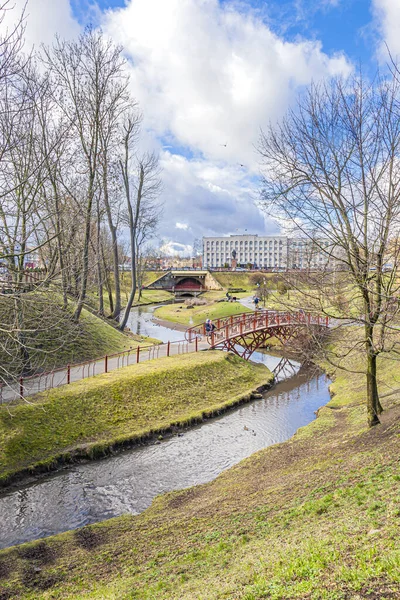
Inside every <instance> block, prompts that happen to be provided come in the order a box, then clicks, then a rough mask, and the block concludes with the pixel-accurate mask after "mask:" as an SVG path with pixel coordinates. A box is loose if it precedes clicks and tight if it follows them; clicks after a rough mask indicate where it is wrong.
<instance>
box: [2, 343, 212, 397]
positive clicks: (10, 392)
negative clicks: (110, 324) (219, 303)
mask: <svg viewBox="0 0 400 600" xmlns="http://www.w3.org/2000/svg"><path fill="white" fill-rule="evenodd" d="M206 349H209V345H208V344H207V342H206V341H203V340H202V339H198V341H197V350H199V351H200V350H206ZM195 351H196V342H195V341H192V342H190V343H189V342H187V341H186V340H182V341H181V342H170V344H168V343H167V344H159V345H155V346H148V347H143V348H140V351H139V356H138V351H137V349H136V348H134V349H132V350H130V351H127V352H124V353H121V354H118V355H114V356H109V357H104V358H100V359H98V360H94V361H91V362H88V363H83V364H79V365H71V367H70V369H69V370H68V368H63V369H58V370H57V371H53V372H51V373H47V374H46V373H45V374H43V375H37V376H34V377H27V378H24V379H23V382H22V391H23V397H24V398H27V397H29V396H32V395H33V394H36V393H37V392H41V391H44V390H47V389H51V388H55V387H59V386H61V385H64V384H67V383H72V382H74V381H80V380H81V379H86V378H87V377H92V376H94V375H102V374H103V373H106V372H110V371H114V370H116V369H120V368H122V367H126V366H128V365H134V364H137V363H138V362H140V363H142V362H144V361H147V360H153V359H156V358H163V357H166V356H168V355H169V356H176V355H178V354H187V353H188V352H195ZM20 397H21V384H13V385H9V386H3V387H2V389H1V395H0V403H8V402H11V401H13V400H17V399H19V398H20Z"/></svg>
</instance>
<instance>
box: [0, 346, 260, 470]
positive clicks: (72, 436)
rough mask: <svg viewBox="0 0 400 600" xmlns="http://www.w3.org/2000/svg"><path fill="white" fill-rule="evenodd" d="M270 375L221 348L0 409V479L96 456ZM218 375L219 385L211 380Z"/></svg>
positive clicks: (195, 414)
mask: <svg viewBox="0 0 400 600" xmlns="http://www.w3.org/2000/svg"><path fill="white" fill-rule="evenodd" d="M270 377H271V376H270V373H269V371H268V370H267V369H266V368H265V367H264V366H263V365H253V364H251V363H248V362H246V361H244V360H242V359H240V358H238V357H236V356H231V355H227V354H223V353H221V352H199V353H194V354H187V355H184V356H178V357H171V358H163V359H160V360H157V361H149V362H146V363H143V364H140V365H134V366H131V367H126V368H124V369H121V370H118V371H114V372H112V373H109V374H106V375H99V376H97V377H94V378H91V379H85V380H83V381H80V382H77V383H73V384H71V385H69V386H63V387H62V388H58V389H54V390H51V391H50V392H46V393H43V394H38V395H37V396H34V397H32V398H30V399H29V400H30V404H25V403H20V404H19V405H17V406H13V407H12V408H11V410H10V411H9V410H8V409H7V408H6V407H5V406H3V407H0V480H7V477H9V476H10V475H12V474H15V473H17V472H20V471H22V470H28V471H29V470H31V469H32V470H33V469H34V468H35V466H36V465H38V464H40V465H41V466H42V467H44V466H46V465H48V466H49V467H50V466H52V465H53V463H54V462H55V461H56V460H59V459H62V457H65V455H67V457H68V456H89V457H90V456H96V455H99V454H100V453H101V452H102V451H103V450H107V449H108V448H109V447H110V446H112V445H115V444H121V443H123V442H124V441H126V440H135V439H136V440H140V439H142V438H144V437H146V436H149V435H150V434H152V433H153V432H155V431H161V430H163V429H168V428H169V427H171V426H172V424H174V423H175V424H179V423H185V422H191V421H192V420H196V419H199V418H201V416H202V415H203V413H208V412H213V411H214V410H219V409H220V408H221V407H223V406H225V405H229V404H230V403H232V402H235V401H237V399H238V397H240V396H243V395H244V394H247V393H249V392H251V390H253V389H254V388H255V387H257V386H260V385H262V384H265V383H267V382H268V381H269V380H270ZM215 381H218V386H216V385H215Z"/></svg>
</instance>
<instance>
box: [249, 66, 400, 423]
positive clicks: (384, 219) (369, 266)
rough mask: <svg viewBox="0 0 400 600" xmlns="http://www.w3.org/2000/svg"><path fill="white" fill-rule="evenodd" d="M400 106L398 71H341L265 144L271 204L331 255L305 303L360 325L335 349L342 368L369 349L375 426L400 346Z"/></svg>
mask: <svg viewBox="0 0 400 600" xmlns="http://www.w3.org/2000/svg"><path fill="white" fill-rule="evenodd" d="M398 114H399V84H398V83H397V82H396V80H395V79H383V78H382V77H380V76H377V77H376V78H375V80H374V81H373V82H372V83H371V82H367V81H366V80H365V78H364V77H363V76H362V75H361V74H359V75H356V76H354V77H352V78H351V79H347V80H343V79H340V78H339V79H336V80H334V81H332V82H330V83H324V84H318V85H312V86H311V87H310V88H309V89H308V90H307V91H306V92H305V93H304V94H303V95H302V96H301V97H300V98H299V101H298V105H297V106H296V108H294V109H293V110H290V111H289V112H288V114H287V116H286V117H285V118H284V119H283V120H282V122H281V123H280V124H278V125H276V126H270V127H269V129H268V130H267V131H266V132H264V133H263V134H262V136H261V139H260V143H259V152H260V154H261V156H262V159H263V189H262V194H261V203H262V205H263V207H264V208H265V209H266V210H268V211H269V212H270V213H271V211H273V213H274V214H278V215H279V216H280V218H281V219H282V220H283V221H284V222H285V223H291V224H292V226H293V227H295V229H296V231H297V236H298V238H299V239H300V240H302V241H303V242H304V243H306V244H308V247H309V248H311V247H312V248H313V251H314V252H315V251H317V252H318V253H321V254H322V255H323V256H325V259H326V260H325V261H324V267H323V268H322V269H320V270H319V271H316V272H315V273H314V274H313V277H312V281H311V285H301V284H299V282H297V286H296V290H297V293H296V298H297V301H298V302H303V303H304V304H305V306H304V308H308V307H311V308H312V309H313V310H315V311H318V312H321V313H323V314H325V315H328V316H330V317H333V318H334V319H335V321H334V323H337V324H342V326H343V324H345V326H346V327H348V326H349V325H350V324H353V325H355V326H356V327H355V328H356V331H357V334H359V335H358V338H357V339H356V340H354V336H351V335H350V333H351V330H349V329H347V332H348V334H347V335H345V336H342V338H341V339H342V344H341V350H339V351H338V350H337V351H336V353H329V352H327V353H326V356H327V357H328V358H329V360H331V362H332V363H333V364H335V365H336V366H338V367H340V368H341V367H343V368H344V365H343V358H344V357H345V355H348V354H349V353H358V355H360V353H361V355H362V356H364V358H365V370H363V372H364V373H365V375H366V384H367V385H366V396H367V401H366V404H367V412H368V423H369V425H370V426H372V425H376V424H377V423H379V414H380V413H381V411H382V407H381V404H380V401H379V393H378V373H377V369H378V366H377V357H378V355H379V354H381V353H384V352H387V351H396V348H397V340H396V336H395V330H396V328H397V326H398V323H399V321H398V316H399V304H398V301H397V297H398V294H399V277H398V275H399V273H398V271H399V265H400V260H399V258H400V254H399V249H400V246H399V243H398V241H399V232H400V228H399V226H400V161H399V158H400V120H399V118H398ZM299 236H300V237H299ZM332 268H335V269H336V271H341V272H342V273H336V274H335V273H333V272H332V270H331V269H332ZM335 277H336V278H337V279H338V280H340V281H341V290H342V291H341V295H342V306H341V310H337V306H336V308H335V306H334V304H335V303H332V302H330V301H329V298H330V297H332V294H331V293H330V290H331V289H332V287H335V286H336V283H335V281H334V279H335ZM308 283H310V280H309V282H308ZM343 298H344V302H343ZM336 304H337V303H336Z"/></svg>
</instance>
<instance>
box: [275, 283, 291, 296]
mask: <svg viewBox="0 0 400 600" xmlns="http://www.w3.org/2000/svg"><path fill="white" fill-rule="evenodd" d="M276 289H277V290H278V293H279V294H280V295H281V296H284V295H285V294H287V293H288V291H289V286H288V285H287V284H286V283H285V282H284V281H278V283H277V284H276Z"/></svg>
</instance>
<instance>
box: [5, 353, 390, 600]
mask: <svg viewBox="0 0 400 600" xmlns="http://www.w3.org/2000/svg"><path fill="white" fill-rule="evenodd" d="M381 366H382V369H383V372H382V374H383V376H384V377H385V378H386V384H387V386H389V385H391V384H393V383H394V385H395V386H396V387H397V386H398V384H397V385H396V384H395V380H396V374H397V372H398V363H395V362H392V361H390V360H386V361H385V360H383V361H382V365H381ZM386 389H387V388H386ZM332 391H333V392H334V394H335V396H334V397H333V400H332V402H331V403H330V405H328V407H326V408H323V409H321V410H320V412H319V417H318V419H317V420H316V421H314V422H313V423H311V424H310V425H309V426H307V427H305V428H303V429H301V430H300V431H299V432H298V434H297V435H296V436H294V438H292V439H291V440H289V441H288V442H286V443H284V444H278V445H275V446H273V447H270V448H268V449H266V450H264V451H261V452H258V453H256V454H254V455H253V456H252V457H250V458H248V459H246V460H245V461H242V462H241V463H240V464H239V465H237V466H235V467H234V468H232V469H230V470H228V471H226V472H224V473H223V474H222V475H220V476H219V477H218V478H217V479H216V480H215V481H213V482H211V483H209V484H205V485H201V486H197V487H194V488H190V489H188V490H184V491H181V492H174V493H169V494H166V495H163V496H160V497H158V498H157V499H156V500H155V501H154V502H153V504H152V506H151V507H150V509H148V510H147V511H145V512H144V513H143V514H141V515H139V516H136V517H132V516H126V517H123V518H118V519H113V520H111V521H109V522H105V523H102V524H99V525H95V526H91V527H87V528H84V529H82V530H80V531H77V532H69V533H66V534H62V535H59V536H56V537H54V538H51V539H48V540H46V541H42V542H37V543H35V544H29V545H24V546H23V547H22V548H20V549H18V550H17V549H15V550H10V551H5V552H2V553H0V573H1V572H2V573H3V581H4V589H6V587H7V588H8V589H10V588H11V589H12V590H13V593H14V594H15V597H24V598H29V599H33V598H35V599H39V598H52V599H57V598H62V599H67V598H68V599H72V598H74V599H75V600H77V599H80V600H84V599H86V598H88V599H89V598H90V599H96V600H100V599H101V600H111V599H112V600H116V599H121V600H122V599H128V598H129V599H135V598H137V599H141V600H144V599H149V600H150V599H151V600H155V599H162V600H172V599H174V600H181V599H185V600H195V599H196V600H200V599H202V600H214V599H229V600H233V599H234V600H256V599H257V600H258V599H261V598H268V599H270V600H289V599H294V598H302V599H304V600H306V599H307V600H350V599H351V600H364V599H370V600H373V599H375V600H377V599H378V598H379V599H383V598H386V599H392V600H393V599H395V598H400V549H399V548H400V543H399V542H400V539H399V537H400V534H399V518H400V467H399V447H400V443H399V434H400V404H399V403H400V397H399V395H397V396H396V395H395V396H393V397H391V398H390V399H389V398H388V399H387V403H386V406H385V408H386V411H385V412H384V414H383V415H382V425H380V426H379V427H375V428H374V429H372V430H368V429H367V428H366V427H365V422H366V415H365V409H364V406H363V402H364V381H362V380H360V376H359V375H356V374H351V373H345V372H342V373H341V375H340V376H338V377H337V378H336V380H335V382H334V384H333V385H332ZM382 391H383V392H384V391H386V390H385V389H382ZM389 400H390V403H389ZM35 567H36V568H40V569H41V571H35V570H34V569H35ZM3 594H4V595H3V598H7V596H6V595H5V592H3ZM10 597H14V596H10Z"/></svg>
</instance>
